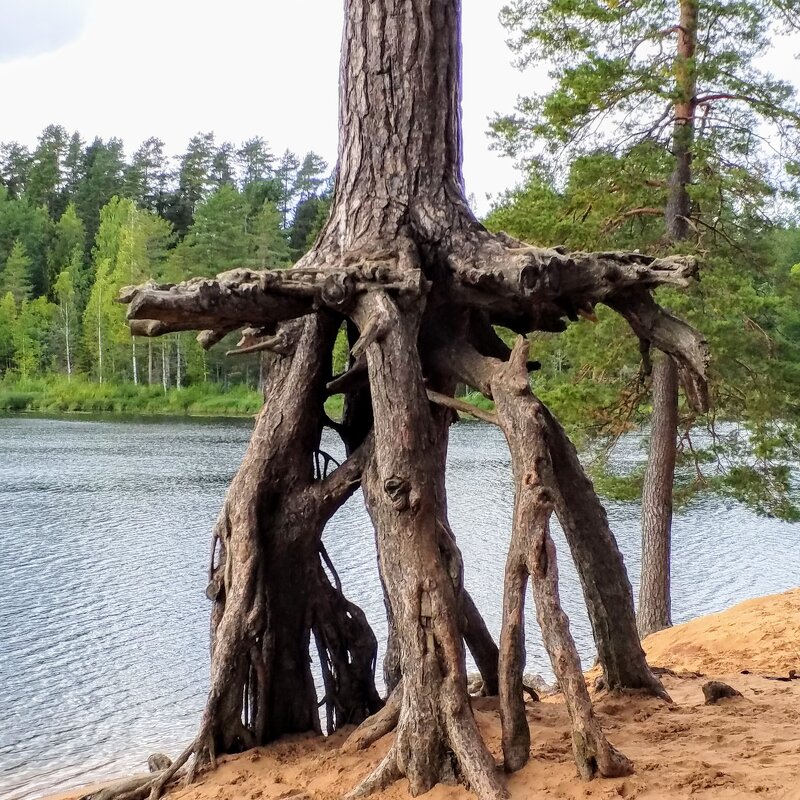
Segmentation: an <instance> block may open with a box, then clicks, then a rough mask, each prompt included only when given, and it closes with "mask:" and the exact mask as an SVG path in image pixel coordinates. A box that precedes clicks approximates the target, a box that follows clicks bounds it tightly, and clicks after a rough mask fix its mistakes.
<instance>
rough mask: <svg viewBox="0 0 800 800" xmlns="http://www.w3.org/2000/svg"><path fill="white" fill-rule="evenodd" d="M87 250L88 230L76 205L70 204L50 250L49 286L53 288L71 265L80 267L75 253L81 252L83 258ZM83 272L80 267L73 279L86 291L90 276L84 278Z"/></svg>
mask: <svg viewBox="0 0 800 800" xmlns="http://www.w3.org/2000/svg"><path fill="white" fill-rule="evenodd" d="M85 249H86V229H85V227H84V224H83V221H82V220H81V218H80V217H79V216H78V212H77V210H76V208H75V204H74V203H70V204H69V205H68V206H67V208H66V210H65V211H64V213H63V214H62V215H61V219H59V221H58V222H57V223H56V225H55V231H54V236H53V241H52V244H51V245H50V250H49V252H48V254H47V264H48V273H49V285H50V286H53V284H54V283H55V281H56V278H57V277H58V275H59V274H60V273H61V272H63V271H64V270H65V269H67V268H68V267H69V266H70V265H72V266H73V268H75V267H78V264H76V263H74V262H75V252H76V250H79V251H80V253H81V256H83V253H84V251H85ZM82 273H83V270H82V269H81V268H80V267H78V269H77V271H75V272H74V273H73V278H74V280H75V281H77V282H78V285H80V286H81V287H82V288H83V289H84V290H85V289H86V288H88V287H87V286H86V283H87V282H88V276H84V275H83V274H82Z"/></svg>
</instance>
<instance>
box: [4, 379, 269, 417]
mask: <svg viewBox="0 0 800 800" xmlns="http://www.w3.org/2000/svg"><path fill="white" fill-rule="evenodd" d="M259 408H261V395H260V394H259V392H257V391H255V390H254V389H250V388H248V387H246V386H232V387H230V388H228V389H224V388H223V387H221V386H218V385H216V384H211V383H207V384H198V385H196V386H189V387H187V388H185V389H169V390H168V391H166V392H165V391H164V390H163V388H162V387H161V386H135V385H134V384H132V383H103V384H98V383H90V382H89V381H87V380H85V379H83V378H80V377H74V378H73V379H72V380H71V381H68V380H67V379H66V378H62V377H59V378H37V379H29V380H17V381H9V380H3V381H0V411H6V412H9V411H16V412H23V411H37V412H41V413H51V414H66V413H89V414H109V413H110V414H143V415H148V414H167V415H174V416H230V417H246V416H251V415H253V414H255V413H256V412H257V411H258V410H259Z"/></svg>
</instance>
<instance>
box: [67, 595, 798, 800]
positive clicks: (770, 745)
mask: <svg viewBox="0 0 800 800" xmlns="http://www.w3.org/2000/svg"><path fill="white" fill-rule="evenodd" d="M798 648H800V589H798V590H794V591H791V592H787V593H785V594H782V595H776V596H772V597H765V598H759V599H757V600H751V601H748V602H746V603H742V604H741V605H738V606H735V607H734V608H731V609H729V610H728V611H725V612H723V613H721V614H714V615H712V616H708V617H703V618H700V619H697V620H694V621H692V622H688V623H686V624H683V625H678V626H675V627H674V628H672V629H670V630H667V631H662V632H660V633H658V634H655V635H653V636H651V637H649V638H648V639H647V640H646V641H645V649H646V651H647V654H648V657H649V660H650V663H651V664H653V665H655V666H658V667H663V668H666V669H669V670H672V671H674V672H675V673H676V674H675V675H665V676H664V679H663V680H664V684H665V686H666V688H667V690H668V691H669V693H670V695H671V696H672V698H673V700H674V701H675V702H674V704H673V705H667V704H666V703H663V702H662V701H658V700H653V699H649V698H643V697H635V696H634V697H632V696H624V697H615V696H608V695H605V696H604V695H602V694H600V695H597V696H596V697H595V707H596V709H597V712H598V714H599V716H600V719H601V721H602V724H603V726H604V728H605V730H606V732H607V734H608V736H609V738H610V739H611V741H612V742H613V743H614V744H615V745H617V746H618V747H619V748H620V749H621V750H622V751H623V752H625V753H626V755H628V756H629V757H630V758H631V759H632V760H633V761H634V764H635V767H636V773H635V774H634V775H633V776H631V777H629V778H624V779H616V780H595V781H592V782H590V783H584V782H582V781H580V780H579V779H578V778H577V777H576V772H575V766H574V763H573V761H572V756H571V751H570V740H569V731H568V722H567V715H566V711H565V708H564V706H563V703H562V702H561V701H560V698H559V696H558V695H556V696H554V697H552V698H548V699H547V700H546V701H545V702H542V703H531V704H529V705H528V719H529V721H530V725H531V733H532V739H533V744H532V758H531V761H530V762H529V764H528V765H527V766H526V767H525V768H524V769H523V770H521V771H520V772H518V773H516V774H515V775H512V776H510V777H509V779H508V786H509V789H510V791H511V796H512V798H515V800H516V799H519V800H522V798H534V797H536V798H538V797H547V798H565V799H568V800H572V799H573V798H575V799H577V798H593V799H596V800H599V799H600V798H620V797H622V798H641V800H645V798H648V799H650V798H675V799H676V800H679V799H680V798H693V799H694V798H709V799H710V798H714V800H734V799H735V800H739V799H740V798H741V799H744V798H761V797H763V798H769V799H770V800H773V799H775V800H777V799H780V800H784V799H785V800H800V680H794V681H790V682H781V681H776V680H770V679H768V677H765V676H786V675H787V674H788V671H789V670H790V669H797V670H798V672H800V653H798ZM742 670H748V671H749V674H742V672H741V671H742ZM692 673H702V675H701V676H697V675H694V674H692ZM712 679H714V680H722V681H725V682H726V683H729V684H730V685H731V686H733V687H735V688H736V689H738V690H739V691H740V692H741V693H742V695H743V697H741V698H735V699H731V700H723V701H721V702H720V703H719V704H717V705H713V706H706V705H704V698H703V693H702V690H701V687H702V685H703V683H705V681H707V680H712ZM474 708H475V715H476V718H477V720H478V724H479V726H480V728H481V731H482V733H483V735H484V738H485V740H486V742H487V744H488V745H489V747H490V749H491V750H492V752H493V753H494V755H495V756H496V757H497V758H498V763H499V757H500V743H499V735H500V730H499V719H498V714H497V703H496V701H495V700H494V699H492V698H484V699H479V700H476V701H475V703H474ZM345 737H346V733H344V732H343V733H340V734H337V735H336V736H333V737H331V738H329V739H327V740H324V739H322V740H321V739H318V738H314V737H296V738H293V739H290V740H286V741H282V742H280V743H278V744H275V745H272V746H270V747H268V748H263V749H260V750H256V751H252V752H250V753H246V754H244V755H242V756H237V757H233V758H229V759H226V760H225V761H224V762H223V763H222V764H221V766H220V767H219V769H217V770H216V771H215V772H213V773H210V774H208V775H206V776H204V777H203V778H202V779H201V780H200V782H199V783H197V784H195V785H193V786H191V787H188V788H182V789H178V790H175V791H173V792H172V793H171V794H170V795H169V797H170V798H171V800H240V799H241V800H279V798H280V799H281V800H289V799H290V798H293V800H312V799H313V800H334V798H340V797H341V796H342V794H343V793H344V792H345V791H347V790H348V789H349V788H351V787H352V786H353V785H354V784H355V783H357V782H358V780H359V779H360V778H362V777H363V776H364V775H366V774H367V773H368V771H369V770H371V769H372V768H373V767H374V766H375V765H376V764H377V763H378V761H379V760H380V758H381V756H382V755H383V754H384V753H385V752H386V750H387V748H388V747H389V744H390V741H391V735H390V736H387V737H384V739H383V740H381V741H379V742H378V743H376V744H375V745H374V746H373V747H371V748H370V749H369V750H367V751H366V752H365V753H362V754H360V755H341V754H340V753H339V752H338V750H337V748H338V746H339V745H340V744H341V742H342V741H343V740H344V738H345ZM78 796H80V793H75V792H73V793H71V794H69V795H64V796H62V797H64V798H74V797H78ZM380 796H381V797H383V798H387V800H406V798H409V797H410V795H409V793H408V791H407V785H406V784H405V782H400V783H397V784H396V785H394V786H393V787H391V788H389V789H388V790H386V791H385V792H383V793H382V794H381V795H380ZM424 796H425V797H426V798H429V799H430V800H467V798H471V797H473V796H472V795H471V794H470V793H469V792H467V791H466V790H465V789H464V788H463V787H459V786H438V787H436V788H435V789H434V790H433V791H431V792H430V793H428V794H427V795H424Z"/></svg>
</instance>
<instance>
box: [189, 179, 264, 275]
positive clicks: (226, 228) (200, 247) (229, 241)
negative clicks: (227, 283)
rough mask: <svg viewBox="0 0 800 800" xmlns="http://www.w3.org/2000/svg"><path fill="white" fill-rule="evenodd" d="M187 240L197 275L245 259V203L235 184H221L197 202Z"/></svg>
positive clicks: (249, 246)
mask: <svg viewBox="0 0 800 800" xmlns="http://www.w3.org/2000/svg"><path fill="white" fill-rule="evenodd" d="M186 243H187V245H188V247H189V248H190V252H191V261H192V270H193V272H194V274H197V275H199V274H215V273H217V272H222V271H223V270H227V269H232V268H234V267H237V266H244V265H245V264H246V263H247V262H248V259H249V255H250V253H251V251H252V240H251V237H250V234H249V233H248V226H247V205H246V203H245V200H244V198H243V197H242V195H241V194H240V193H239V191H238V190H237V189H236V188H235V187H233V186H231V185H229V184H226V185H224V186H222V187H220V189H219V190H218V191H216V192H214V194H212V195H211V196H210V197H209V198H208V199H207V200H206V201H205V202H204V203H202V204H201V205H199V206H198V208H197V213H196V214H195V220H194V224H193V225H192V228H191V230H190V231H189V234H188V236H187V238H186Z"/></svg>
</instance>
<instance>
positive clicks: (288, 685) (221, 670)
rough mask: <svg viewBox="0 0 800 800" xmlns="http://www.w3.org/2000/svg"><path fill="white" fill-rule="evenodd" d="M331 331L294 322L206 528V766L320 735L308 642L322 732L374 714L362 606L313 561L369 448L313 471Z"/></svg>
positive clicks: (370, 649)
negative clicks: (292, 343) (321, 699)
mask: <svg viewBox="0 0 800 800" xmlns="http://www.w3.org/2000/svg"><path fill="white" fill-rule="evenodd" d="M334 325H335V323H333V322H332V320H330V319H327V320H326V319H324V318H320V317H319V316H312V317H308V318H306V319H305V320H302V321H300V322H299V323H291V326H292V327H293V328H294V333H295V334H296V335H297V336H298V337H299V342H298V344H297V351H296V353H295V354H294V355H293V356H292V357H289V356H287V357H281V358H278V359H276V360H274V361H273V364H272V370H271V374H270V376H269V381H268V385H267V391H266V396H265V404H264V408H263V410H262V411H261V413H260V415H259V417H258V420H257V422H256V428H255V431H254V433H253V437H252V439H251V442H250V445H249V447H248V450H247V453H246V454H245V458H244V461H243V462H242V465H241V467H240V469H239V471H238V473H237V475H236V478H235V479H234V482H233V484H232V485H231V488H230V490H229V492H228V495H227V497H226V500H225V505H224V508H223V510H222V512H221V514H220V517H219V521H218V523H217V526H216V529H215V534H214V541H215V547H214V551H213V552H212V556H213V555H214V553H216V557H215V560H213V561H212V566H211V571H210V583H209V590H208V594H209V596H210V597H212V598H213V600H214V609H213V611H212V659H211V687H212V688H211V692H210V694H209V699H208V704H207V707H206V711H205V715H204V720H203V725H202V728H201V735H200V737H199V745H200V749H201V754H202V755H203V756H204V757H206V758H209V759H210V760H213V756H214V754H216V753H223V752H235V751H236V750H238V749H242V748H243V747H247V746H252V745H254V744H263V743H265V742H268V741H272V740H273V739H275V738H277V737H279V736H281V735H284V734H287V733H300V732H305V731H316V732H320V721H319V714H318V703H317V696H316V691H315V688H314V682H313V679H312V675H311V667H310V660H309V644H310V638H311V635H312V633H313V634H314V636H315V640H316V643H317V646H318V652H319V655H320V658H321V659H322V669H323V677H324V678H325V681H326V698H325V701H326V703H327V704H328V705H329V706H330V709H329V721H330V723H331V727H330V730H331V731H332V730H335V729H336V727H339V726H341V725H343V724H351V723H358V722H361V721H362V720H363V719H365V718H366V717H367V716H369V715H370V714H372V713H374V712H375V711H377V710H378V709H379V708H380V706H381V702H380V700H379V698H378V696H377V693H376V692H375V688H374V682H373V675H374V672H373V671H374V659H375V653H376V651H377V643H376V642H375V640H374V636H373V635H372V633H371V631H370V630H369V626H368V625H367V623H366V618H365V617H364V615H363V613H362V612H361V611H360V609H357V608H356V607H355V606H353V605H352V604H349V603H347V602H346V601H345V600H344V598H343V595H342V594H341V586H340V584H339V583H338V576H336V575H335V571H334V579H335V583H336V585H335V586H334V585H332V584H331V583H330V581H329V580H328V578H327V577H326V576H325V573H324V571H323V569H322V565H321V562H320V552H321V537H322V531H323V529H324V526H325V524H326V523H327V521H328V519H330V517H331V516H333V513H334V512H335V511H336V509H338V508H339V506H340V505H341V504H342V503H343V502H344V501H345V500H346V499H347V497H349V496H350V495H351V494H352V493H353V492H354V491H355V489H356V488H357V486H358V483H359V480H360V476H361V469H362V467H363V463H364V461H365V460H366V457H367V455H368V454H369V452H370V446H371V442H367V443H365V445H364V447H363V449H362V450H361V451H359V452H357V453H354V454H353V455H352V456H351V457H350V459H349V460H348V462H345V464H343V465H342V466H341V467H339V468H337V469H336V470H335V471H334V472H333V473H331V474H330V475H327V476H326V475H315V474H314V471H313V464H314V458H313V455H314V452H315V451H316V450H317V448H318V446H319V436H320V430H321V411H322V402H321V400H322V398H323V397H324V385H325V381H326V379H327V373H326V369H325V367H324V366H323V363H324V362H323V361H322V360H321V359H320V358H319V353H320V352H325V350H326V349H327V348H330V347H332V345H333V338H332V336H333V333H334V332H335V327H334ZM323 552H324V551H323ZM203 748H204V749H205V750H204V752H203Z"/></svg>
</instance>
